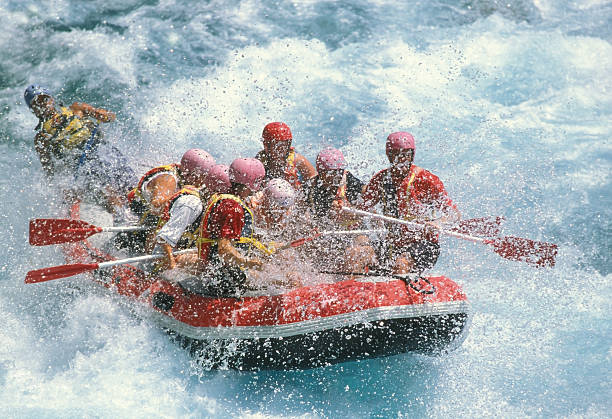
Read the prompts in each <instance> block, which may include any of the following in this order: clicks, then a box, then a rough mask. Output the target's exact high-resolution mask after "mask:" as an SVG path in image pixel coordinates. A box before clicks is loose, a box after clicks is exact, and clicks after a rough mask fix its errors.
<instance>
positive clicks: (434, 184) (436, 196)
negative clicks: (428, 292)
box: [425, 173, 461, 229]
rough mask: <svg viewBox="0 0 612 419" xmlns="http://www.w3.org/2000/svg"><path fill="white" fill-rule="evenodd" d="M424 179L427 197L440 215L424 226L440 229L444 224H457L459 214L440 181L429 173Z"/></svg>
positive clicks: (459, 217)
mask: <svg viewBox="0 0 612 419" xmlns="http://www.w3.org/2000/svg"><path fill="white" fill-rule="evenodd" d="M426 179H427V181H428V182H429V187H428V189H429V191H428V193H427V195H428V196H429V197H430V199H431V205H432V206H434V207H436V208H437V209H438V210H439V212H440V213H441V215H440V216H439V217H438V218H436V219H435V220H431V221H429V222H426V223H425V224H427V225H432V226H434V227H436V228H439V229H442V228H444V225H445V224H454V223H457V222H458V221H459V220H460V219H461V213H460V212H459V210H458V209H457V206H456V205H455V204H454V203H453V201H452V200H451V199H450V197H449V196H448V192H446V189H445V188H444V184H443V183H442V181H441V180H440V179H439V178H438V177H437V176H435V175H433V174H431V173H428V176H427V178H426Z"/></svg>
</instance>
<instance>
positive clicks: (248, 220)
mask: <svg viewBox="0 0 612 419" xmlns="http://www.w3.org/2000/svg"><path fill="white" fill-rule="evenodd" d="M225 199H231V200H232V201H235V202H237V203H238V204H239V205H240V206H241V207H242V209H243V210H244V226H243V227H242V231H241V232H240V238H239V239H236V240H233V241H232V242H233V243H234V244H235V246H236V247H237V248H239V249H241V250H243V251H244V252H246V253H247V254H248V253H250V252H251V251H252V250H253V249H258V250H260V251H262V252H264V253H267V254H272V253H274V249H270V248H268V247H267V246H265V245H264V244H263V243H261V242H260V241H258V240H256V239H255V238H254V237H253V231H254V226H253V220H254V218H255V217H254V216H253V211H251V209H250V208H249V207H247V205H246V204H245V203H244V202H243V201H242V199H240V198H239V197H237V196H235V195H231V194H213V196H211V197H210V199H209V200H208V203H207V205H206V209H205V210H204V215H203V216H202V222H201V223H200V227H199V231H198V237H197V239H196V244H197V247H198V255H199V257H200V260H202V261H203V262H204V263H208V264H210V263H211V262H220V261H219V256H218V243H219V240H220V239H219V238H218V237H213V236H212V235H211V233H210V228H209V227H210V226H209V225H208V223H209V220H210V216H211V214H212V213H213V211H214V210H215V208H216V207H217V205H218V204H219V202H220V201H222V200H225Z"/></svg>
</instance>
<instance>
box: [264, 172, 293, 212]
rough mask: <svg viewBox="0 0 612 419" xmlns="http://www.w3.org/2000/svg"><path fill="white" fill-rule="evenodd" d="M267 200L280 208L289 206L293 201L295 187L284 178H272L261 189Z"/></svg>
mask: <svg viewBox="0 0 612 419" xmlns="http://www.w3.org/2000/svg"><path fill="white" fill-rule="evenodd" d="M263 194H264V197H265V198H266V199H267V200H268V202H271V203H274V204H276V206H278V207H280V208H289V207H290V206H292V205H293V204H294V203H295V189H293V187H292V186H291V184H290V183H289V182H287V181H286V180H284V179H272V180H270V181H269V182H268V184H267V185H266V187H265V189H264V190H263Z"/></svg>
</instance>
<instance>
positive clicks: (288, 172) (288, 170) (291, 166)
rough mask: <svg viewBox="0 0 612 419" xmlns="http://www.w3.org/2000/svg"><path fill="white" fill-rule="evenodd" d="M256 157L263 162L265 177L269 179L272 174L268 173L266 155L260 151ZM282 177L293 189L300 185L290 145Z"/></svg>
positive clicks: (293, 153)
mask: <svg viewBox="0 0 612 419" xmlns="http://www.w3.org/2000/svg"><path fill="white" fill-rule="evenodd" d="M257 158H258V159H259V160H260V161H261V162H262V163H263V165H264V167H265V168H266V178H267V179H271V178H272V176H270V175H269V174H268V169H267V167H268V156H267V154H266V152H265V151H263V152H260V153H259V154H258V155H257ZM283 179H285V180H286V181H287V182H289V183H290V184H291V186H293V189H295V190H298V189H299V188H300V187H301V186H302V180H301V179H300V172H299V170H298V168H297V164H296V162H295V149H294V148H293V147H291V148H290V149H289V154H288V155H287V161H286V164H285V168H284V169H283Z"/></svg>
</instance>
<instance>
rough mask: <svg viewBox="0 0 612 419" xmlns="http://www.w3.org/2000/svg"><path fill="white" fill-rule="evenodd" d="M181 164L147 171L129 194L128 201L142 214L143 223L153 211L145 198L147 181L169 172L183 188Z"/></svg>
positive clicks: (167, 165)
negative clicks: (144, 189) (144, 188)
mask: <svg viewBox="0 0 612 419" xmlns="http://www.w3.org/2000/svg"><path fill="white" fill-rule="evenodd" d="M180 167H181V166H180V164H176V163H172V164H166V165H164V166H158V167H154V168H153V169H151V170H149V171H148V172H146V173H145V174H144V175H143V176H142V177H141V178H140V180H139V181H138V185H137V186H136V187H135V188H134V189H132V190H131V191H130V192H128V194H127V201H128V205H129V206H130V209H131V210H132V211H133V212H134V213H135V214H136V215H138V216H140V223H141V224H142V223H143V221H144V219H145V218H147V216H148V215H149V213H150V212H151V208H150V206H149V202H148V201H147V200H146V199H145V198H144V191H143V187H144V186H145V185H146V182H147V181H148V180H149V179H151V178H153V177H154V176H156V175H159V174H161V173H169V174H171V175H173V176H174V177H175V178H176V179H177V181H178V187H179V188H182V186H183V185H182V182H181V177H180V173H179V169H180Z"/></svg>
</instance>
